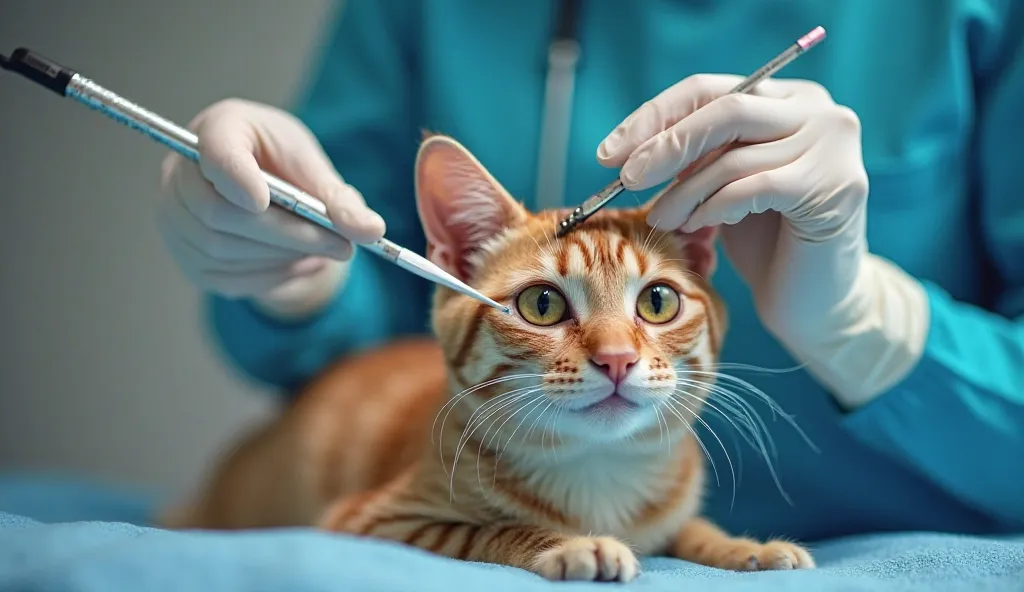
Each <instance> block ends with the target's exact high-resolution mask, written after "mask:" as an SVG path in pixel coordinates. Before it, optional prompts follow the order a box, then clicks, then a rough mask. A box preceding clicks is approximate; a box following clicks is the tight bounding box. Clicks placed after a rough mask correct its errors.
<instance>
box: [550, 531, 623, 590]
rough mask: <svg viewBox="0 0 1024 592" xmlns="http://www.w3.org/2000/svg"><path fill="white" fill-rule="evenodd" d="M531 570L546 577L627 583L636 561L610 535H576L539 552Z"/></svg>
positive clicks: (551, 578)
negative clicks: (577, 536) (576, 536)
mask: <svg viewBox="0 0 1024 592" xmlns="http://www.w3.org/2000/svg"><path fill="white" fill-rule="evenodd" d="M533 571H535V572H537V573H538V574H540V575H541V576H544V577H545V578H547V579H549V580H577V581H580V580H582V581H595V580H600V581H612V582H614V581H618V582H628V581H630V580H632V579H634V578H636V576H637V575H638V574H639V573H640V562H639V561H637V559H636V556H634V555H633V552H632V551H630V550H629V547H627V546H626V545H623V544H622V543H620V542H619V541H617V540H615V539H613V538H611V537H579V538H575V539H569V540H568V541H565V542H564V543H561V544H559V545H558V546H556V547H553V548H551V549H548V550H547V551H544V552H543V553H541V554H540V555H539V556H538V557H537V559H536V561H535V562H534V566H533Z"/></svg>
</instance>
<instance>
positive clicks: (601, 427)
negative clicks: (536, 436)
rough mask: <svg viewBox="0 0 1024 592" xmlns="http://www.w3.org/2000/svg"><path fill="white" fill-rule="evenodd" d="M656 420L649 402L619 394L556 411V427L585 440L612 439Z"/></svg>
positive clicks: (642, 428) (636, 430) (637, 429)
mask: <svg viewBox="0 0 1024 592" xmlns="http://www.w3.org/2000/svg"><path fill="white" fill-rule="evenodd" d="M656 421H657V414H656V413H655V411H654V408H653V407H652V406H651V405H648V404H644V403H638V402H636V401H633V400H631V399H628V398H626V397H624V396H622V395H619V394H611V395H608V396H606V397H604V398H602V399H600V400H598V401H595V402H592V403H589V404H586V405H584V406H582V407H575V408H571V409H569V410H568V412H567V413H561V414H560V415H559V419H558V423H559V430H560V431H564V432H567V433H571V434H573V435H574V436H577V437H583V438H586V439H588V440H599V441H614V440H621V439H623V438H628V437H629V436H631V435H633V434H634V433H636V432H639V431H642V430H644V429H646V428H647V427H649V426H650V425H652V424H653V423H654V422H656Z"/></svg>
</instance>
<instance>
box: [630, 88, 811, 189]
mask: <svg viewBox="0 0 1024 592" xmlns="http://www.w3.org/2000/svg"><path fill="white" fill-rule="evenodd" d="M801 122H802V117H801V114H800V110H799V107H797V106H794V105H793V104H791V103H788V102H786V101H784V100H779V99H773V98H767V97H764V96H756V95H749V94H727V95H725V96H722V97H720V98H718V99H716V100H714V101H712V102H711V103H709V104H708V105H706V106H705V107H703V108H701V109H698V110H697V111H695V112H694V113H693V114H692V115H691V116H689V117H686V118H683V119H682V120H680V121H679V122H678V123H676V124H675V125H673V126H672V127H670V128H669V129H667V130H665V131H663V132H661V133H659V134H657V135H655V136H654V137H652V138H650V139H649V140H647V141H646V142H644V143H643V144H642V145H641V146H640V147H639V148H638V149H636V150H635V151H634V152H633V153H632V154H630V156H629V158H628V159H627V161H626V164H624V165H623V166H622V171H621V178H622V182H623V184H624V185H625V186H626V188H627V189H629V190H630V191H641V190H644V189H647V188H649V187H654V186H655V185H658V184H659V183H662V182H664V181H666V180H668V179H669V178H671V177H672V176H673V175H676V174H678V173H679V171H680V170H681V169H685V168H686V167H688V166H690V165H692V164H693V163H694V162H697V161H698V160H700V159H701V158H703V157H705V156H706V155H708V154H709V153H712V152H714V151H716V150H718V149H719V148H721V147H723V146H725V145H727V144H731V143H734V142H740V143H745V144H758V143H763V142H771V141H774V140H780V139H782V138H784V137H787V136H789V135H791V134H792V133H793V132H795V131H796V130H797V129H798V128H799V127H800V124H801Z"/></svg>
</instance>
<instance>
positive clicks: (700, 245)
mask: <svg viewBox="0 0 1024 592" xmlns="http://www.w3.org/2000/svg"><path fill="white" fill-rule="evenodd" d="M676 232H678V233H679V235H680V236H681V237H683V251H684V255H685V257H686V260H687V262H688V263H689V267H690V270H691V271H693V272H695V273H697V274H699V275H700V276H701V277H702V278H704V279H705V280H710V279H711V276H712V275H714V273H715V268H716V267H717V266H718V254H717V252H716V250H715V240H716V239H717V238H718V227H717V226H708V227H705V228H701V229H700V230H697V231H696V232H683V231H682V230H678V231H676Z"/></svg>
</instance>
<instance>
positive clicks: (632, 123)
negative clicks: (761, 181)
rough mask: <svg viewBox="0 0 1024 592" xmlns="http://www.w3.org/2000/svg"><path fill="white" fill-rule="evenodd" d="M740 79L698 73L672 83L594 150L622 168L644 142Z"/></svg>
mask: <svg viewBox="0 0 1024 592" xmlns="http://www.w3.org/2000/svg"><path fill="white" fill-rule="evenodd" d="M742 81H743V77H742V76H736V75H732V74H697V75H694V76H689V77H687V78H684V79H683V80H681V81H679V82H677V83H675V84H673V85H672V86H670V87H669V88H667V89H665V90H664V91H662V92H661V93H659V94H658V95H657V96H655V97H654V98H652V99H650V100H649V101H647V102H646V103H644V104H643V105H641V106H640V107H639V108H637V109H636V110H635V111H633V113H631V114H630V115H629V116H628V117H626V119H625V120H623V122H622V123H621V124H619V125H618V126H617V127H616V128H615V129H614V130H613V131H612V132H611V133H610V134H608V137H606V138H605V139H604V140H603V141H602V142H601V144H600V145H599V146H598V149H597V160H598V162H599V163H600V164H601V165H603V166H608V167H621V166H622V165H623V164H625V163H626V160H627V159H628V158H629V157H630V155H631V154H632V153H633V152H634V151H635V150H636V149H637V148H639V147H640V146H641V145H642V144H643V143H644V142H646V141H647V140H649V139H650V138H652V137H654V136H656V135H657V134H659V133H661V132H663V131H665V130H667V129H669V128H671V127H672V126H673V125H675V124H676V123H678V122H679V121H681V120H682V119H684V118H686V117H688V116H690V115H692V114H693V113H694V112H696V111H697V110H698V109H700V108H701V107H703V106H704V105H707V104H708V103H710V102H711V101H713V100H715V99H716V98H718V97H720V96H722V95H725V94H728V93H729V91H731V90H732V89H733V88H735V87H736V85H738V84H739V83H740V82H742Z"/></svg>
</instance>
